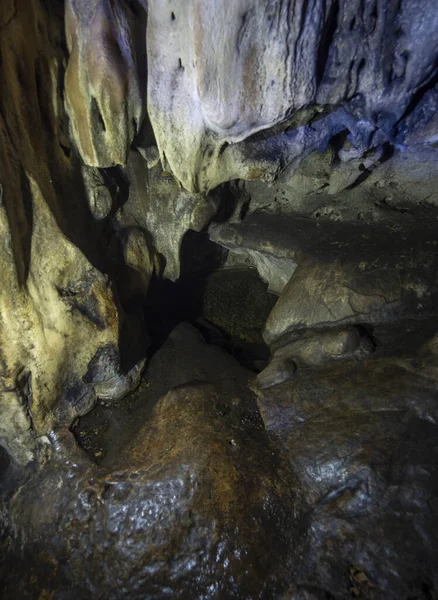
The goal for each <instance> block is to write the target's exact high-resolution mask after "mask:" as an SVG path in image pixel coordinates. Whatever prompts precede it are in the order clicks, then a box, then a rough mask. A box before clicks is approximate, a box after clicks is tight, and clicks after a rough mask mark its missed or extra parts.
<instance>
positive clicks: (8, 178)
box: [0, 0, 123, 463]
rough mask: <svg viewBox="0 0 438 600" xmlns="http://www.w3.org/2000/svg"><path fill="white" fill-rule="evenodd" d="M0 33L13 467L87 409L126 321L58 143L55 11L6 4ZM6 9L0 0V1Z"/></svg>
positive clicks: (1, 371) (68, 154) (5, 330)
mask: <svg viewBox="0 0 438 600" xmlns="http://www.w3.org/2000/svg"><path fill="white" fill-rule="evenodd" d="M13 4H14V11H13V12H11V15H10V19H8V21H7V23H3V22H2V30H1V35H0V54H1V57H2V61H1V66H0V80H1V85H2V89H3V90H8V91H7V93H4V94H2V95H1V98H0V231H1V236H0V238H1V241H0V265H1V272H2V289H1V291H0V357H1V360H0V364H1V367H0V421H1V423H2V426H1V445H2V446H3V447H4V449H5V450H6V451H7V452H8V454H9V456H10V458H11V460H12V462H17V463H26V462H28V461H29V460H31V459H32V458H35V452H37V450H38V443H39V442H38V439H39V438H41V436H44V434H46V433H47V432H48V431H49V430H50V429H52V428H53V427H55V426H59V425H60V424H61V423H62V424H65V425H69V424H71V422H72V421H73V420H74V419H75V418H76V417H77V416H78V415H79V414H83V413H84V412H86V411H87V410H89V409H90V408H91V407H92V406H93V404H94V402H95V400H96V393H95V390H94V383H95V381H94V379H93V378H92V377H90V378H89V379H88V382H84V380H83V377H84V376H85V375H86V374H87V372H88V370H89V365H90V361H92V359H93V357H95V356H96V354H97V353H98V352H99V351H100V350H101V349H102V348H104V347H110V348H111V349H112V352H113V359H112V362H111V368H110V365H109V364H108V365H107V369H108V370H107V375H108V376H109V377H112V376H114V375H115V374H116V373H118V374H120V376H123V374H122V373H121V370H120V359H119V358H120V357H119V329H120V328H122V326H123V316H122V312H121V310H120V307H119V306H118V299H117V295H116V293H115V289H114V287H113V285H112V282H111V280H110V278H109V276H108V275H107V273H106V268H105V259H104V258H103V257H102V255H101V248H100V236H99V234H98V233H97V230H96V229H95V228H94V227H93V225H92V222H91V219H90V216H91V215H90V212H89V210H88V208H87V203H86V198H85V195H84V192H83V185H82V179H81V176H80V169H79V165H78V160H77V157H76V156H75V155H74V152H73V151H72V148H71V146H70V142H69V139H68V136H67V123H66V118H65V114H64V109H63V102H62V98H61V90H60V88H59V86H58V81H59V79H60V78H61V77H62V75H63V65H64V60H65V56H64V53H63V49H62V48H63V33H62V32H63V6H62V3H58V2H55V3H53V7H52V9H51V11H50V19H49V13H48V12H47V10H46V8H45V7H44V4H43V3H41V2H39V1H37V0H35V1H33V2H30V3H29V4H26V5H24V4H22V3H17V2H15V3H13ZM2 8H3V5H2Z"/></svg>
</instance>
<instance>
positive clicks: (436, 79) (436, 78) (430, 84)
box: [396, 61, 438, 125]
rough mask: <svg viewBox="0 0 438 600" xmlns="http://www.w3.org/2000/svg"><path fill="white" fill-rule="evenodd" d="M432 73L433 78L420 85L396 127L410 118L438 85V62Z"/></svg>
mask: <svg viewBox="0 0 438 600" xmlns="http://www.w3.org/2000/svg"><path fill="white" fill-rule="evenodd" d="M432 73H433V74H432V76H430V77H429V78H428V79H427V81H426V82H425V83H424V84H423V85H420V87H419V89H418V90H417V91H416V92H415V93H414V94H413V95H412V97H411V99H410V101H409V104H408V105H407V107H406V109H405V111H404V113H403V115H402V116H401V117H400V119H399V120H398V121H397V123H396V125H399V124H400V123H401V122H402V121H403V120H404V119H406V118H407V117H409V115H410V114H411V113H412V112H413V111H414V110H415V108H416V107H417V106H418V104H419V103H420V102H421V100H422V99H423V98H424V96H425V95H426V93H427V92H428V91H429V90H432V89H433V88H434V87H435V86H436V85H437V84H438V61H437V62H436V63H435V65H434V68H433V71H432Z"/></svg>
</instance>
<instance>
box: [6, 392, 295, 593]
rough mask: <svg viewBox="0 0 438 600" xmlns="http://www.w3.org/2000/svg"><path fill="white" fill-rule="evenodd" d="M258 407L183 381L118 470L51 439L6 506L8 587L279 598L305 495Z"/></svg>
mask: <svg viewBox="0 0 438 600" xmlns="http://www.w3.org/2000/svg"><path fill="white" fill-rule="evenodd" d="M251 412H253V409H252V410H251V407H250V406H245V404H244V402H243V401H242V400H240V399H239V398H234V399H233V400H231V398H230V399H226V398H225V399H224V398H221V396H220V395H219V394H218V393H217V391H216V390H215V388H214V387H213V386H211V385H209V384H206V383H204V384H198V385H196V384H193V385H189V386H182V387H179V388H177V389H175V390H174V391H171V392H170V393H169V394H167V395H166V396H165V397H164V398H162V399H161V400H160V402H159V403H158V404H157V406H156V408H155V410H154V412H153V415H152V417H151V419H150V421H149V422H148V423H146V424H145V425H144V426H143V427H142V428H141V430H140V431H139V433H138V435H137V436H136V437H135V439H133V440H132V441H131V444H130V446H129V447H128V448H126V450H125V451H124V452H123V453H122V454H121V455H120V456H119V460H118V468H117V469H113V470H112V471H105V470H104V471H102V470H98V469H97V468H96V466H95V465H93V464H92V463H90V462H89V461H88V459H87V458H86V457H85V456H81V455H80V453H78V452H77V450H76V451H75V450H74V448H73V447H72V441H71V440H70V439H69V438H68V435H71V434H68V433H67V432H66V433H65V434H59V435H58V436H52V444H53V449H54V451H53V454H52V457H51V459H50V460H49V462H48V463H47V464H46V467H45V468H44V470H42V471H41V472H40V473H39V474H37V475H36V476H34V477H33V479H32V483H30V482H29V484H28V485H25V486H24V487H22V489H21V490H20V491H17V493H15V494H14V495H13V497H12V498H11V499H10V502H9V510H8V514H9V518H8V519H7V520H8V522H9V528H8V531H9V534H10V536H9V539H10V540H12V542H11V543H12V546H11V549H10V552H9V555H8V556H9V558H8V560H6V561H5V563H4V565H3V572H2V577H1V586H2V588H1V589H2V592H3V595H5V597H8V596H10V595H11V594H14V595H15V597H16V598H17V599H18V598H21V597H24V596H25V595H26V594H28V595H29V596H28V597H31V598H38V597H41V596H40V594H41V593H46V594H49V595H50V594H53V595H54V596H55V597H56V596H59V597H71V594H75V595H76V597H81V598H84V599H86V598H93V597H95V596H96V593H97V592H98V593H99V594H105V595H106V596H108V597H114V598H119V599H121V598H129V599H130V600H135V599H137V598H138V599H140V598H145V597H147V596H153V597H154V598H165V597H167V596H169V594H170V595H171V596H172V597H174V598H187V597H191V598H199V597H202V596H206V597H209V598H214V597H217V596H218V595H223V596H224V597H231V596H235V595H236V594H239V595H243V596H246V597H255V596H257V597H261V598H275V597H278V595H277V594H278V593H280V592H281V591H283V590H284V588H285V577H287V576H288V573H289V570H290V566H291V564H293V563H290V560H289V558H288V553H289V552H290V550H291V548H292V547H293V544H294V543H295V542H294V535H293V531H294V530H295V518H294V516H293V511H292V512H291V511H290V507H291V506H295V507H297V508H298V507H299V503H300V497H299V494H297V493H296V490H294V487H293V483H292V480H290V479H289V469H288V468H287V466H286V464H285V463H284V461H283V459H282V458H281V456H279V455H277V453H276V452H275V447H274V446H272V444H271V443H270V441H269V439H268V437H267V436H266V433H265V432H264V430H263V428H262V427H261V425H260V421H259V420H258V418H257V415H256V413H254V417H253V418H251V417H250V418H248V415H250V414H251ZM233 423H234V424H233ZM236 423H238V425H237V426H236V425H235V424H236ZM66 436H67V437H66ZM14 532H15V533H14ZM17 534H18V535H17ZM29 535H30V536H31V537H32V539H33V540H34V542H33V544H32V545H28V546H27V548H28V553H26V556H25V557H23V559H22V558H20V556H21V555H20V550H19V547H18V544H19V539H22V536H25V537H28V536H29ZM3 539H4V538H3ZM103 556H104V557H105V560H102V558H103ZM9 560H10V561H11V562H9ZM12 561H13V564H14V567H13V568H12V569H10V568H9V570H6V569H8V566H9V565H10V564H12ZM25 565H26V566H25Z"/></svg>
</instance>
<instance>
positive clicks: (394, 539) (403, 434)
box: [259, 356, 438, 598]
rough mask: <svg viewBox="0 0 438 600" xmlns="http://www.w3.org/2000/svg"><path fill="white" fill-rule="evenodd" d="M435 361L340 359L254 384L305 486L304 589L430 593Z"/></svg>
mask: <svg viewBox="0 0 438 600" xmlns="http://www.w3.org/2000/svg"><path fill="white" fill-rule="evenodd" d="M436 369H437V363H436V358H435V357H432V356H428V357H424V358H423V359H418V358H415V359H414V358H410V359H409V358H399V359H388V358H382V359H374V360H365V361H362V362H360V363H357V362H355V361H354V362H349V361H347V362H344V363H343V364H338V365H336V366H327V365H326V366H323V367H319V368H309V367H308V368H302V369H301V370H298V371H297V373H296V375H295V377H294V379H292V380H289V381H287V382H285V383H281V384H279V385H277V386H276V387H271V388H269V389H265V390H262V391H261V392H260V396H259V407H260V410H261V414H262V416H263V421H264V423H265V425H266V428H267V430H268V431H270V432H273V433H274V434H275V436H276V437H277V438H278V439H279V440H281V442H282V444H283V445H284V448H285V449H286V452H287V455H288V457H289V460H290V464H291V468H292V469H293V471H294V473H295V475H296V476H297V477H298V479H299V481H300V487H301V489H302V491H303V493H304V494H305V497H306V503H307V506H308V512H307V513H306V516H307V522H306V527H307V532H308V538H307V547H306V551H307V554H306V560H305V561H304V562H303V563H302V565H303V571H301V573H300V577H301V578H302V580H304V581H306V584H307V585H308V587H309V589H312V590H315V597H317V598H319V597H323V598H326V597H335V598H348V597H363V598H383V597H387V598H417V597H418V598H433V597H435V595H436V589H437V580H436V568H435V566H436V561H437V536H438V520H437V514H436V508H434V506H435V504H434V500H433V499H434V498H435V497H436V495H437V493H438V488H437V483H436V481H437V480H436V473H437V469H438V456H437V452H436V435H437V431H436V422H437V414H436V410H437V395H436V394H437V391H436V390H437V386H436V383H437V379H436V376H437V370H436ZM352 570H353V571H356V572H360V573H363V574H364V575H365V577H364V578H363V579H362V582H363V583H365V587H362V586H361V585H360V581H361V579H360V578H359V585H356V584H355V582H354V577H353V579H352V578H351V572H352ZM319 594H321V595H319ZM292 597H295V596H292ZM297 597H301V596H297ZM310 597H313V596H310Z"/></svg>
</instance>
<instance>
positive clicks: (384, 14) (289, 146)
mask: <svg viewBox="0 0 438 600" xmlns="http://www.w3.org/2000/svg"><path fill="white" fill-rule="evenodd" d="M437 24H438V11H437V9H436V5H435V3H434V1H433V0H428V1H427V2H402V3H401V4H399V3H397V2H394V1H393V0H385V2H383V3H381V4H380V3H379V4H375V3H366V4H363V3H361V2H359V0H355V1H354V2H351V1H347V0H343V1H341V2H335V1H334V0H333V1H330V2H320V1H317V2H314V3H313V4H308V3H307V2H304V1H301V0H292V1H288V2H286V3H282V4H281V3H280V4H279V3H276V2H273V3H270V4H269V5H268V6H266V3H265V2H262V1H261V0H260V1H259V2H253V1H252V2H249V1H248V0H239V1H236V2H233V4H232V5H230V6H229V5H228V4H227V5H225V4H222V3H220V2H216V1H215V0H210V1H208V2H198V0H191V1H190V2H188V3H186V4H185V5H184V10H181V7H180V5H179V3H178V2H175V1H172V2H169V3H166V4H163V3H162V2H160V1H159V0H157V1H155V0H153V1H151V2H150V3H149V10H148V32H147V47H148V111H149V114H150V118H151V122H152V126H153V128H154V132H155V135H156V138H157V143H158V147H159V150H160V153H161V156H162V158H164V156H165V158H166V160H167V161H168V163H169V165H170V168H171V169H172V172H173V173H174V174H175V176H176V178H177V179H178V180H179V181H181V183H182V184H183V186H184V187H185V188H186V189H188V190H191V191H207V190H209V189H212V188H213V187H215V186H216V185H217V184H219V183H221V182H222V181H227V180H231V179H235V178H243V179H254V178H265V179H268V180H269V179H270V178H271V179H272V178H275V176H276V174H278V172H279V171H281V170H282V169H284V168H285V164H286V165H288V166H289V167H291V168H292V169H293V168H295V167H296V166H297V164H299V162H300V160H301V159H302V158H303V157H304V156H305V154H306V153H309V151H310V150H309V148H311V146H312V142H311V141H310V139H311V138H312V135H313V134H312V131H311V129H312V128H308V129H306V123H309V122H310V121H313V123H312V125H313V127H315V125H316V128H317V129H318V127H319V126H320V125H323V124H322V123H318V119H319V121H322V122H324V121H327V126H325V125H323V126H322V127H321V128H320V130H319V133H318V134H317V136H315V137H314V141H313V147H312V148H311V149H312V150H314V149H316V148H317V147H318V146H319V147H322V148H324V146H326V144H327V142H328V141H329V140H330V138H331V137H332V136H333V135H335V134H336V133H339V132H340V131H341V130H344V129H346V128H347V129H348V130H349V131H350V132H351V141H352V145H353V146H354V147H355V148H356V150H357V151H358V152H359V154H361V155H363V154H364V153H365V152H366V151H367V150H369V149H371V148H373V147H376V146H378V145H381V144H382V143H383V141H385V140H386V141H391V140H394V139H395V138H396V136H397V134H398V129H400V128H402V124H403V119H404V117H405V116H407V115H409V113H410V108H409V103H410V102H411V101H413V102H415V94H416V93H417V92H418V90H419V89H422V90H424V92H426V91H427V90H428V86H429V82H430V81H431V78H433V73H434V64H435V61H436V58H437V55H438V48H437V47H436V45H434V44H430V43H429V41H430V40H432V39H434V34H435V31H436V28H437ZM420 32H421V33H420ZM342 105H345V106H347V107H348V111H347V112H346V113H345V114H343V115H339V118H337V123H338V124H337V125H335V121H333V120H332V119H333V117H332V116H331V115H330V114H329V115H327V114H324V111H325V110H326V109H327V112H328V113H330V111H331V110H332V107H337V106H342ZM312 109H313V111H312ZM306 111H307V112H306ZM318 112H319V113H320V115H319V116H318V117H317V118H315V113H316V114H318ZM300 119H301V120H300ZM288 120H289V121H291V122H292V125H291V126H289V127H288ZM331 120H332V122H331V124H330V125H329V122H330V121H331ZM335 120H336V119H335ZM341 123H342V124H341ZM278 124H283V129H288V131H287V132H286V134H285V135H278V136H276V135H275V134H276V133H277V131H278V129H277V131H276V130H275V127H276V126H277V125H278ZM300 127H301V129H300ZM267 130H270V131H271V133H270V134H269V135H267V136H266V137H265V139H263V135H262V134H261V135H260V136H259V138H257V135H258V132H259V133H260V132H264V131H267ZM279 130H280V131H281V127H279ZM268 138H270V139H268ZM378 140H380V141H378ZM294 163H295V164H294Z"/></svg>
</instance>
